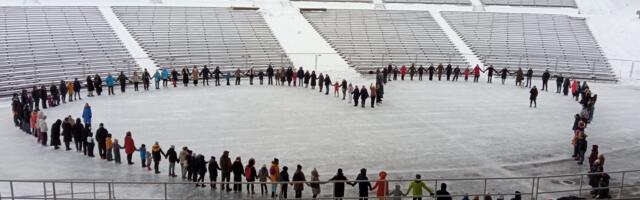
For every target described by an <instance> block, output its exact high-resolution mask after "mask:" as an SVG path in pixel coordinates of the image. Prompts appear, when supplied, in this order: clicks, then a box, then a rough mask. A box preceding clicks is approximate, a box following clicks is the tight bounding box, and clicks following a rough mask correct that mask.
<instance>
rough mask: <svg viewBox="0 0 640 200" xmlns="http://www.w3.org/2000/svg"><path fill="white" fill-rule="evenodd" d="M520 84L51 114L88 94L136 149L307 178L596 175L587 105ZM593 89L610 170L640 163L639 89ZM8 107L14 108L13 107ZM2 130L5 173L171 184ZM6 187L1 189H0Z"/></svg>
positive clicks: (301, 92) (289, 91)
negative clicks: (370, 100)
mask: <svg viewBox="0 0 640 200" xmlns="http://www.w3.org/2000/svg"><path fill="white" fill-rule="evenodd" d="M537 82H540V81H539V80H536V84H538V83H537ZM512 83H513V80H508V85H500V84H499V80H495V81H494V84H492V85H490V84H486V83H479V84H473V83H464V82H460V83H450V82H445V81H443V82H428V81H423V82H419V81H413V82H410V81H404V82H392V84H390V85H388V86H387V88H386V96H385V101H384V103H383V104H382V105H380V106H378V107H376V108H375V109H370V108H360V107H358V108H354V107H353V106H352V105H349V104H347V102H345V101H342V100H340V99H338V98H336V97H334V96H332V95H331V94H330V95H329V96H325V95H324V94H320V93H319V92H318V91H312V90H310V89H303V88H289V87H280V86H277V87H276V86H259V85H253V86H249V85H248V84H247V82H244V83H243V84H244V85H242V86H240V87H236V86H221V87H213V86H210V87H207V88H203V87H198V88H195V87H188V88H182V87H180V88H177V89H174V88H170V89H161V90H157V91H156V90H153V89H152V90H151V91H149V92H134V91H133V90H128V92H127V93H126V94H124V95H122V94H120V93H119V92H117V93H118V94H117V95H116V96H112V97H109V96H102V97H95V98H88V97H86V98H83V100H82V101H78V102H73V103H68V104H65V105H63V106H61V107H57V108H54V109H48V110H46V111H45V112H46V114H47V115H48V120H49V123H50V124H51V123H53V121H54V119H58V118H62V117H64V116H66V115H69V114H71V115H73V116H74V117H78V116H80V115H81V111H82V106H83V105H84V103H85V102H89V103H90V104H91V105H92V108H93V116H94V120H93V123H94V124H96V125H97V124H98V123H100V122H102V123H104V124H105V127H106V128H107V129H108V130H109V131H110V132H111V133H112V134H113V135H114V137H115V138H118V139H120V140H121V141H122V138H123V137H124V134H125V132H126V131H132V132H133V137H134V139H135V142H136V144H137V145H140V144H143V143H144V144H147V145H150V144H152V143H153V142H154V141H159V142H160V145H161V146H162V147H163V149H164V150H167V149H168V148H169V146H170V145H171V144H173V145H175V146H176V147H177V148H180V147H182V146H188V147H189V148H190V149H193V150H194V151H195V152H196V153H202V154H204V155H205V156H206V157H209V156H212V155H213V156H216V157H219V156H220V155H221V153H222V151H224V150H229V151H230V152H231V155H232V156H233V157H235V156H241V157H242V158H243V161H245V162H246V160H248V158H250V157H252V158H255V159H256V161H257V163H258V164H257V165H258V166H261V165H262V164H266V163H268V162H269V161H270V160H271V159H273V157H278V158H279V159H280V160H281V166H289V167H290V168H291V167H294V166H295V165H296V164H302V165H303V166H304V167H305V169H306V170H305V171H306V172H307V174H308V171H310V170H311V169H312V168H317V169H318V171H319V172H320V174H321V179H323V180H326V179H327V178H329V177H330V176H331V175H332V174H334V173H335V170H336V169H337V168H343V169H344V170H345V172H346V174H347V175H350V177H351V178H353V177H354V176H355V174H356V173H357V172H358V170H359V169H360V168H362V167H365V168H368V169H369V172H370V173H372V175H371V176H370V178H374V177H376V176H374V174H376V173H377V172H378V171H379V170H386V171H387V172H389V173H390V174H391V175H390V178H392V179H394V178H395V179H397V178H409V177H411V176H412V175H413V174H415V173H422V174H423V176H426V178H444V177H446V178H462V177H504V176H509V177H513V176H530V175H550V174H552V175H553V174H571V173H582V172H586V171H587V167H586V166H578V165H576V164H575V162H574V161H573V160H570V159H569V158H570V153H571V147H570V139H571V134H572V133H571V130H570V129H571V125H572V123H573V114H575V113H576V112H578V110H579V109H580V105H578V104H577V103H576V102H574V101H572V100H571V99H570V98H569V97H565V96H561V95H557V94H555V93H554V92H551V91H550V92H548V93H547V92H541V95H540V97H539V101H538V108H537V109H533V108H529V107H528V90H527V89H521V88H517V87H515V86H512V85H511V84H512ZM591 87H592V88H593V90H594V91H595V93H597V94H598V96H599V99H598V103H597V104H596V112H595V119H594V121H593V123H592V125H590V126H589V127H588V129H587V131H586V133H587V134H588V135H589V138H588V141H589V144H599V145H600V149H601V152H604V153H605V155H607V164H606V166H605V169H606V170H609V171H610V170H628V169H638V168H640V163H639V162H636V161H637V160H638V158H639V157H640V156H638V155H639V154H638V152H640V143H639V142H638V141H640V140H639V139H640V136H639V135H638V134H637V133H638V130H640V128H638V127H637V125H636V124H635V122H636V121H637V119H638V118H637V117H638V114H640V106H638V105H637V99H639V98H640V93H639V92H638V89H639V88H637V87H632V86H619V85H613V84H591ZM553 90H555V87H554V88H553ZM5 104H8V102H5ZM7 109H8V107H6V106H3V107H2V110H5V111H4V112H3V113H9V112H8V110H7ZM0 128H2V130H5V131H2V133H0V134H1V135H0V137H2V138H3V139H2V140H0V151H3V152H10V153H9V154H7V155H6V156H4V158H3V161H2V165H0V178H2V179H67V178H95V179H112V180H116V181H167V180H170V179H169V178H167V177H166V176H165V175H164V174H165V173H164V172H166V165H167V163H166V161H165V162H163V163H161V165H162V169H163V170H162V171H163V173H162V176H155V175H151V173H148V172H146V171H143V170H141V169H140V168H139V165H138V164H139V162H140V161H139V157H138V155H137V154H135V155H134V161H135V162H136V165H134V166H114V164H112V163H105V162H104V161H100V160H99V159H87V158H86V157H83V156H80V155H78V154H77V153H75V152H64V151H62V150H58V151H53V150H52V148H50V147H47V148H45V147H42V146H39V145H37V144H36V143H35V139H34V138H33V137H30V136H27V135H24V134H22V133H21V132H19V131H18V130H17V129H15V128H13V127H12V122H11V121H10V118H9V117H3V118H1V122H0ZM589 151H590V150H589ZM96 153H97V150H96ZM178 171H179V170H178ZM497 188H500V186H497ZM6 189H7V188H6V187H5V186H0V192H3V193H4V192H6ZM496 190H497V189H496ZM325 191H328V190H325ZM454 191H455V190H454ZM502 192H506V191H502ZM494 193H495V192H494ZM325 194H326V193H325Z"/></svg>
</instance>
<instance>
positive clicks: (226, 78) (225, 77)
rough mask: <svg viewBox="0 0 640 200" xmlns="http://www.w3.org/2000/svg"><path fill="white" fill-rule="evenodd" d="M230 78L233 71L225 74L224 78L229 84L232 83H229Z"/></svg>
mask: <svg viewBox="0 0 640 200" xmlns="http://www.w3.org/2000/svg"><path fill="white" fill-rule="evenodd" d="M230 78H231V73H230V72H227V73H226V74H224V79H225V80H227V85H231V84H230V83H229V79H230Z"/></svg>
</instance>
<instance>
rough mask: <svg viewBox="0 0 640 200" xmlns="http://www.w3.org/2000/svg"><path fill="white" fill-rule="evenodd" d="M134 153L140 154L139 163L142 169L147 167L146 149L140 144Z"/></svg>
mask: <svg viewBox="0 0 640 200" xmlns="http://www.w3.org/2000/svg"><path fill="white" fill-rule="evenodd" d="M136 151H138V152H140V161H142V162H141V163H142V168H145V167H147V162H146V161H147V147H146V146H145V145H144V144H142V145H140V148H138V149H137V150H136Z"/></svg>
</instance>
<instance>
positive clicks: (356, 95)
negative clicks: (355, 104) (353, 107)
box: [352, 88, 360, 101]
mask: <svg viewBox="0 0 640 200" xmlns="http://www.w3.org/2000/svg"><path fill="white" fill-rule="evenodd" d="M352 93H353V99H354V100H356V101H358V98H360V89H357V88H356V89H353V92H352Z"/></svg>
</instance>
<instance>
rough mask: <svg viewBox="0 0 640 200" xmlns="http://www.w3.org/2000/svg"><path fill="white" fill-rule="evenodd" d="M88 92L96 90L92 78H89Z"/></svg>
mask: <svg viewBox="0 0 640 200" xmlns="http://www.w3.org/2000/svg"><path fill="white" fill-rule="evenodd" d="M87 90H88V91H93V90H95V87H93V80H91V77H87Z"/></svg>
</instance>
